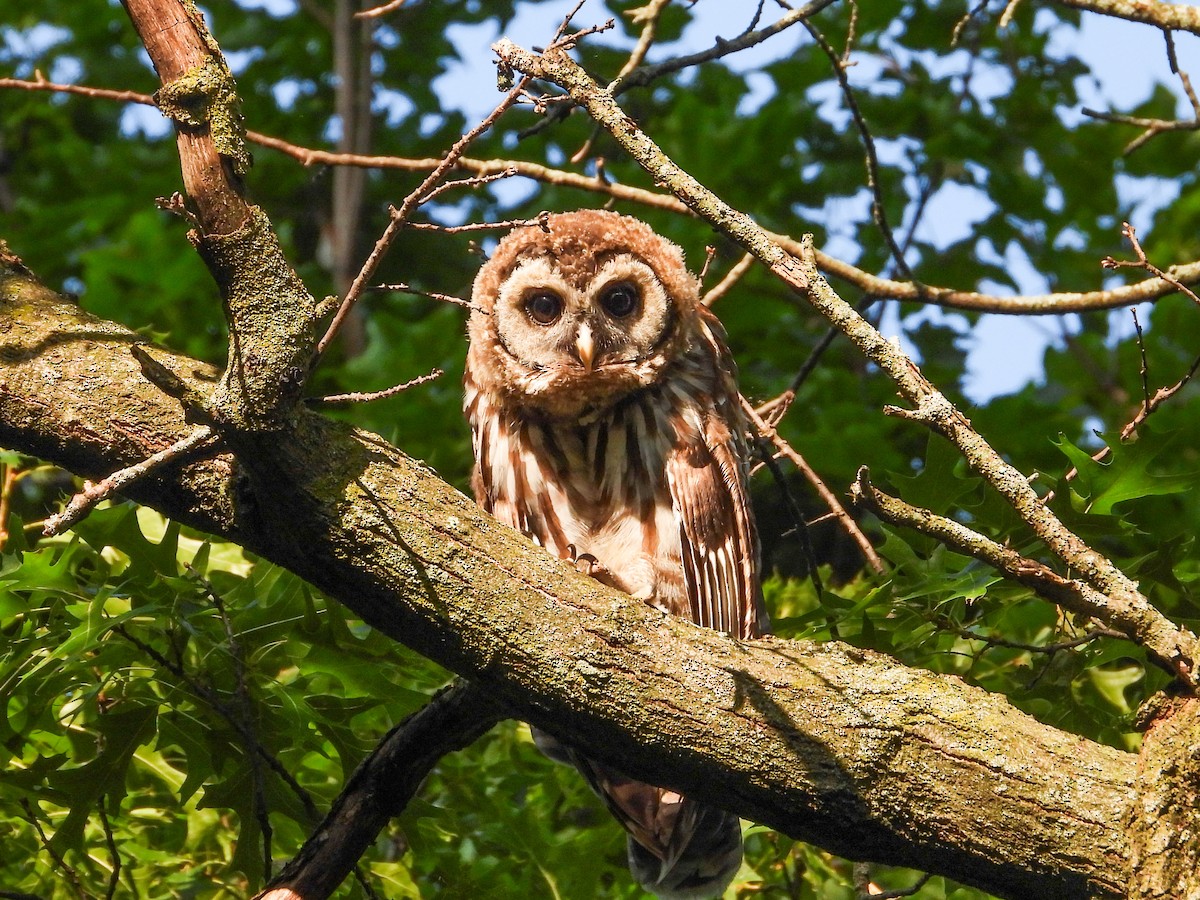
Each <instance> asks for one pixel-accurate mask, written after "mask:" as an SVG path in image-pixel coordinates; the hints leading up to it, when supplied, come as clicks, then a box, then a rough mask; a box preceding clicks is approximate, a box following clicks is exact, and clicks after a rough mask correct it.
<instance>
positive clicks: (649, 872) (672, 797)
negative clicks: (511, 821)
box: [533, 728, 742, 900]
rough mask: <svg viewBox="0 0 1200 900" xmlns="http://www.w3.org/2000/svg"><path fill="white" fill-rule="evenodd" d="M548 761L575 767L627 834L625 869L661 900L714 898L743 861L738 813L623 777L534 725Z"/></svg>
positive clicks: (540, 746)
mask: <svg viewBox="0 0 1200 900" xmlns="http://www.w3.org/2000/svg"><path fill="white" fill-rule="evenodd" d="M533 737H534V740H535V741H536V743H537V745H538V747H539V748H540V749H541V750H542V752H543V753H545V754H546V755H547V756H549V757H550V758H551V759H553V760H556V761H558V762H565V763H569V764H571V765H573V766H575V768H577V769H578V770H579V771H580V773H581V774H582V775H583V777H584V778H585V779H586V780H587V782H588V784H589V785H591V787H592V790H594V791H595V792H596V793H597V794H599V795H600V799H602V800H603V801H604V805H605V806H607V807H608V809H609V811H610V812H611V813H612V814H613V816H614V817H615V818H616V819H617V821H618V822H620V823H621V825H622V827H624V829H625V831H626V832H628V839H627V844H628V848H627V849H628V853H629V870H630V871H631V872H632V873H633V876H634V878H636V879H637V880H638V883H639V884H641V886H642V887H644V888H645V889H646V890H647V891H649V892H650V893H652V894H655V895H656V896H658V897H659V898H661V900H708V898H713V897H719V896H720V895H721V894H723V893H724V892H725V888H727V887H729V884H730V882H732V881H733V877H734V875H736V874H737V871H738V869H739V868H741V865H742V826H741V823H740V822H739V821H738V817H737V816H735V815H733V814H732V813H727V812H725V811H724V810H722V809H717V808H716V807H715V806H708V805H707V804H704V803H698V802H696V801H694V800H689V799H688V798H687V797H684V796H682V795H680V794H678V793H676V792H675V791H670V790H667V789H666V788H660V787H655V786H654V785H650V784H646V783H645V782H644V781H635V780H634V779H632V778H627V777H625V776H624V775H622V774H620V773H619V772H616V771H614V770H613V769H610V768H608V767H607V766H603V765H601V764H599V763H597V762H595V761H594V760H591V759H589V758H588V757H586V756H584V755H583V754H582V753H579V752H578V751H577V750H575V749H574V748H573V747H569V746H567V745H565V744H562V743H560V742H559V741H557V740H555V739H554V738H552V737H550V736H549V735H548V734H545V733H544V732H541V731H539V730H538V729H536V728H535V729H533Z"/></svg>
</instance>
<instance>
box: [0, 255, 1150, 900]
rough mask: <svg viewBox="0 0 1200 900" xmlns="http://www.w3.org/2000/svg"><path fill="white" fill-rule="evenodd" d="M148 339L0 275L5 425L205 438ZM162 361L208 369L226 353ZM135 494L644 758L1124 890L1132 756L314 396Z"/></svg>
mask: <svg viewBox="0 0 1200 900" xmlns="http://www.w3.org/2000/svg"><path fill="white" fill-rule="evenodd" d="M140 340H141V338H140V337H139V336H137V335H135V334H133V333H131V332H129V331H127V330H125V329H123V328H121V327H120V326H117V325H113V324H111V323H108V322H103V321H101V320H98V319H95V318H93V317H91V316H89V315H87V314H86V313H84V312H83V311H81V310H80V309H79V308H78V307H77V306H74V305H72V304H70V303H69V302H67V301H65V300H63V299H62V298H59V297H57V296H56V295H54V294H52V293H51V292H49V291H47V290H46V289H44V288H42V287H40V286H39V285H37V284H35V283H33V282H31V281H30V280H29V279H28V277H26V276H25V275H24V274H23V273H21V272H15V271H14V272H12V273H11V274H10V275H8V276H7V277H0V445H2V446H6V447H10V448H14V449H18V450H21V451H24V452H27V453H31V454H35V455H38V456H41V457H44V458H46V459H50V460H52V461H55V462H58V463H60V464H62V465H65V466H67V467H68V468H71V469H72V470H74V471H76V472H79V473H80V474H85V475H89V476H96V475H102V474H105V473H107V472H109V471H111V470H114V469H116V468H118V467H121V466H124V465H128V464H130V463H134V462H137V461H139V460H141V459H144V458H145V457H146V456H148V455H149V454H150V453H152V452H154V451H156V450H160V449H162V448H163V447H166V446H169V445H171V444H172V443H174V442H175V441H177V440H178V439H179V438H181V437H183V436H185V435H186V434H188V433H189V432H190V430H191V428H192V426H190V425H188V424H187V423H186V422H185V420H184V416H183V412H182V410H181V408H180V404H179V402H178V401H177V400H174V399H172V398H170V397H167V396H165V395H164V394H162V393H161V392H160V391H159V390H158V389H157V388H156V387H154V386H153V385H152V384H151V383H150V382H149V381H147V380H146V378H145V377H144V376H143V375H142V373H141V369H140V367H139V365H138V363H137V361H136V359H135V358H134V356H133V354H132V353H131V352H130V348H131V346H133V345H134V344H137V343H138V342H140ZM153 352H154V358H155V359H156V360H157V361H159V362H160V363H161V364H162V365H164V366H166V367H167V368H169V369H170V370H171V371H172V372H174V373H175V374H176V375H177V376H179V377H180V378H181V379H183V380H184V381H187V382H190V383H192V384H193V385H194V386H195V387H196V388H197V389H204V388H205V387H207V386H211V384H212V383H213V382H214V380H215V379H216V377H217V375H216V373H215V372H213V371H212V370H211V369H210V368H208V367H206V366H203V365H201V364H198V363H195V362H193V361H191V360H188V359H186V358H184V357H180V356H176V355H172V354H170V353H168V352H166V351H160V350H154V351H153ZM130 494H131V495H132V496H133V497H134V498H135V499H138V500H139V501H141V502H144V503H147V504H148V505H151V506H154V507H155V508H157V509H160V510H161V511H163V512H164V513H166V514H167V515H170V516H172V517H175V518H178V519H181V520H183V521H186V522H189V523H190V524H192V525H194V526H196V527H199V528H201V529H204V530H206V531H209V532H212V533H214V534H217V535H221V536H224V537H228V538H230V539H233V540H235V541H238V542H240V543H242V544H243V545H245V546H246V547H247V548H249V549H251V550H253V551H255V552H258V553H260V554H263V555H264V556H266V557H267V558H269V559H272V560H274V561H275V562H277V563H279V564H281V565H284V566H287V567H288V568H290V569H291V570H292V571H294V572H296V573H297V574H299V575H300V576H302V577H304V578H306V579H308V580H309V581H311V582H312V583H314V584H316V585H318V586H319V587H321V588H322V589H324V590H325V591H327V592H328V593H329V594H330V595H331V596H332V597H334V598H335V599H338V600H340V601H341V602H343V603H345V604H346V605H347V606H348V607H349V608H350V609H352V610H353V611H354V612H356V613H357V614H358V615H360V616H362V617H363V618H364V619H365V620H366V621H367V622H369V623H370V624H372V625H373V626H375V627H377V628H379V629H380V630H381V631H383V632H385V633H387V634H389V635H390V636H392V637H394V638H395V639H396V640H398V641H401V642H403V643H405V644H407V645H408V646H410V647H413V648H414V649H416V650H417V651H419V652H421V653H423V654H425V655H427V656H429V657H430V658H432V659H435V660H437V661H438V662H440V663H442V664H443V665H445V666H447V667H448V668H450V669H452V670H454V671H456V672H459V673H461V674H463V675H466V676H467V677H469V678H471V679H473V680H474V681H476V682H477V683H478V684H480V685H481V686H483V687H485V688H486V689H487V690H488V691H490V692H492V693H493V694H494V695H495V696H496V697H497V698H498V699H499V700H500V701H502V702H503V703H505V704H507V705H508V706H509V707H510V708H512V709H513V710H514V711H515V712H516V714H518V715H520V716H522V717H523V718H526V719H528V720H529V721H530V722H532V723H534V724H536V725H538V726H539V727H541V728H544V729H546V730H547V731H549V732H551V733H553V734H557V735H560V736H563V737H567V738H569V739H570V740H572V741H573V742H575V743H578V744H581V745H583V746H585V747H587V750H588V754H589V755H590V756H593V757H595V758H597V759H599V760H601V761H604V762H607V763H611V764H613V765H617V766H619V767H620V768H622V769H623V770H625V771H627V772H629V773H630V774H631V775H633V776H636V777H641V778H645V779H647V780H650V781H654V782H658V783H662V784H666V785H670V786H672V787H675V788H679V789H682V790H685V791H687V792H688V793H690V794H694V795H695V796H697V797H701V798H703V799H706V800H709V801H712V802H715V803H718V804H721V805H724V806H726V807H728V808H730V809H732V810H734V811H736V812H738V813H740V814H741V815H743V816H745V817H747V818H750V819H754V820H756V821H759V822H763V823H766V824H769V825H771V826H774V827H776V828H778V829H780V830H781V831H784V832H786V833H788V834H790V835H793V836H795V837H798V838H801V839H804V840H808V841H811V842H813V843H815V844H818V845H820V846H823V847H826V848H828V849H830V850H832V851H834V852H836V853H839V854H842V855H844V856H848V857H850V858H853V859H869V860H877V861H882V862H887V863H894V864H903V865H909V866H913V867H916V868H920V869H925V870H927V871H931V872H936V873H941V874H945V875H948V876H950V877H952V878H955V879H957V880H959V881H962V882H965V883H967V884H973V885H977V886H980V887H982V888H984V889H986V890H989V891H992V892H993V893H996V894H998V895H1000V896H1006V897H1025V898H1027V897H1042V898H1056V897H1061V898H1087V897H1120V896H1124V895H1125V893H1126V882H1127V880H1128V876H1127V865H1128V857H1129V853H1130V846H1129V838H1128V835H1127V833H1126V829H1125V823H1126V822H1127V821H1128V820H1129V818H1130V816H1131V815H1132V811H1131V810H1132V804H1133V802H1134V798H1135V790H1134V779H1135V764H1136V758H1135V757H1134V756H1132V755H1130V754H1126V753H1121V752H1119V751H1117V750H1114V749H1112V748H1109V747H1104V746H1101V745H1098V744H1095V743H1092V742H1090V741H1086V740H1083V739H1080V738H1078V737H1075V736H1073V735H1069V734H1066V733H1063V732H1061V731H1058V730H1057V729H1054V728H1051V727H1048V726H1046V725H1043V724H1041V723H1038V722H1037V721H1035V720H1033V719H1032V718H1030V717H1028V716H1026V715H1024V714H1023V713H1021V712H1019V711H1017V710H1015V709H1013V708H1012V707H1011V706H1010V705H1009V704H1008V703H1007V702H1006V701H1005V700H1004V699H1003V698H1001V697H998V696H994V695H989V694H987V693H986V692H984V691H982V690H980V689H978V688H975V687H972V686H970V685H967V684H965V683H963V682H962V681H961V680H959V679H957V678H954V677H949V676H944V675H936V674H933V673H930V672H926V671H923V670H919V669H913V668H909V667H906V666H903V665H901V664H899V663H897V662H896V661H894V660H892V659H889V658H887V657H885V656H882V655H880V654H877V653H871V652H867V651H861V650H857V649H854V648H852V647H847V646H845V645H841V644H825V645H818V644H813V643H807V642H800V641H786V640H778V639H769V640H763V641H755V642H750V643H740V642H737V641H734V640H732V639H730V638H729V637H728V636H725V635H721V634H717V633H715V632H712V631H707V630H705V629H701V628H698V627H695V626H692V625H690V624H689V623H687V622H684V621H681V620H678V619H674V618H670V617H665V616H663V615H662V614H660V613H658V612H656V611H654V610H652V609H650V608H648V607H646V606H645V605H643V604H640V603H638V602H636V601H633V600H631V599H630V598H628V597H625V596H623V595H621V594H618V593H615V592H613V591H611V590H608V589H606V588H604V587H603V586H601V585H599V584H597V583H596V582H594V581H592V580H590V579H588V578H585V577H583V576H581V575H578V574H577V573H575V572H574V571H573V570H572V569H571V568H570V567H568V566H566V565H564V564H562V563H560V562H559V561H557V560H554V559H551V558H550V557H549V556H548V555H546V554H545V553H544V552H543V551H542V550H540V549H538V548H536V547H534V546H533V545H532V544H531V543H530V542H528V541H527V540H525V539H524V538H522V537H521V536H520V535H518V534H516V533H515V532H513V531H511V530H509V529H507V528H504V527H502V526H500V525H498V524H497V523H496V522H495V521H494V520H492V519H491V518H489V517H488V516H486V515H484V514H483V513H482V512H481V511H480V510H479V509H478V508H477V507H476V506H475V505H474V504H473V503H472V502H471V501H469V500H468V499H467V498H465V497H463V496H462V495H461V494H459V493H458V492H456V491H454V490H453V489H452V488H450V487H449V486H448V485H446V484H445V483H444V482H442V481H441V480H440V479H439V478H438V477H437V476H436V475H435V474H434V473H433V472H431V471H430V470H428V469H427V468H425V467H423V466H422V465H421V464H420V463H417V462H414V461H413V460H411V459H409V458H408V457H406V456H405V455H404V454H403V453H401V452H400V451H398V450H396V449H395V448H393V447H391V446H390V445H388V444H387V443H386V442H384V441H383V440H382V439H381V438H379V437H377V436H375V435H371V434H367V433H363V432H359V431H355V430H353V429H351V428H348V427H347V426H344V425H340V424H336V423H333V422H330V421H328V420H325V419H323V418H321V417H319V416H316V415H310V414H307V413H301V414H300V415H298V417H297V418H296V422H295V425H294V427H293V428H291V429H290V430H288V431H287V432H284V433H282V434H279V433H277V434H272V435H269V436H260V437H258V438H256V437H255V436H254V434H249V435H242V436H241V437H240V438H239V439H238V458H237V460H236V461H235V460H234V459H233V458H232V457H230V456H228V455H220V454H216V455H210V457H209V458H207V459H201V460H198V461H192V462H190V463H187V464H185V465H179V464H173V465H170V466H167V467H164V468H162V469H159V470H156V471H154V472H153V473H151V474H150V475H148V476H147V477H146V478H145V479H144V480H143V481H141V482H138V483H137V484H136V485H135V486H134V487H133V488H132V489H131V490H130Z"/></svg>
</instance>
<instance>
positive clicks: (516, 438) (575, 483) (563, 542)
mask: <svg viewBox="0 0 1200 900" xmlns="http://www.w3.org/2000/svg"><path fill="white" fill-rule="evenodd" d="M677 393H678V392H676V391H675V390H673V388H672V387H671V385H670V384H669V383H668V384H665V385H663V386H659V387H653V388H649V389H646V390H642V391H638V392H637V393H635V394H634V395H632V396H629V397H626V398H624V399H623V400H620V401H618V402H617V403H616V404H614V405H612V406H610V407H609V408H606V409H602V410H600V411H596V412H593V413H592V414H591V415H590V416H586V417H584V418H583V419H581V420H562V419H555V418H549V417H546V416H544V415H541V414H539V413H538V412H537V411H535V410H530V409H522V408H520V407H511V408H508V409H495V408H493V400H491V399H489V398H488V397H486V396H484V394H483V393H481V392H480V391H479V390H477V389H476V388H475V387H474V385H473V384H472V382H471V380H470V378H469V377H468V379H467V385H466V409H467V415H468V418H469V419H470V422H471V427H472V433H473V438H474V443H475V458H476V460H477V466H476V472H475V478H476V485H475V488H476V495H477V496H478V497H479V498H480V499H481V502H482V504H483V506H484V508H485V509H487V510H488V511H489V512H491V513H492V514H493V515H494V516H496V518H498V519H499V520H500V521H502V522H505V523H507V524H509V525H511V526H512V527H513V528H516V529H517V530H518V531H521V532H522V533H524V534H526V535H528V536H529V537H531V538H532V539H533V540H534V541H535V542H536V543H538V544H539V545H541V546H543V547H545V548H546V549H547V550H548V551H549V552H551V553H552V554H554V555H555V556H558V557H559V558H562V559H577V560H578V559H583V558H585V557H591V558H592V559H594V560H595V561H596V563H598V565H599V571H598V572H594V573H593V574H596V575H597V577H599V578H600V580H602V581H604V582H606V583H608V584H610V585H611V586H613V587H616V588H618V589H620V590H623V591H625V592H626V593H628V594H632V595H633V596H635V597H637V598H639V599H641V600H644V601H646V602H647V603H650V604H652V605H653V606H656V607H658V608H659V609H662V610H663V611H665V612H670V613H673V614H675V615H681V616H685V617H688V618H692V617H693V614H692V612H691V611H690V610H689V604H688V598H687V592H686V588H685V584H684V578H683V572H682V560H681V545H680V534H679V523H678V521H677V517H676V513H675V510H674V507H673V502H672V497H671V491H670V485H669V483H668V478H667V455H668V453H670V452H671V450H672V448H674V447H676V446H677V445H678V444H679V443H680V441H681V440H682V439H683V436H684V434H686V433H688V432H691V433H694V432H695V431H696V429H697V424H696V421H692V422H689V421H687V420H688V419H689V418H691V419H693V420H695V418H696V417H695V416H692V415H689V413H690V410H689V408H688V404H681V402H680V401H681V397H680V396H675V395H676V394H677Z"/></svg>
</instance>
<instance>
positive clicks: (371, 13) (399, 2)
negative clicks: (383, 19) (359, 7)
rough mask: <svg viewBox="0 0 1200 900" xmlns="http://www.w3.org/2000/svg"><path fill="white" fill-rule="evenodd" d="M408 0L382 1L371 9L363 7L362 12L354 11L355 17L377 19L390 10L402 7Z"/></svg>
mask: <svg viewBox="0 0 1200 900" xmlns="http://www.w3.org/2000/svg"><path fill="white" fill-rule="evenodd" d="M407 2H408V0H391V2H390V3H384V4H383V5H382V6H375V7H372V8H371V9H364V10H363V11H362V12H356V13H355V14H354V18H356V19H378V18H379V17H380V16H386V15H387V14H388V13H390V12H395V11H396V10H398V9H399V8H400V7H402V6H403V5H404V4H405V3H407Z"/></svg>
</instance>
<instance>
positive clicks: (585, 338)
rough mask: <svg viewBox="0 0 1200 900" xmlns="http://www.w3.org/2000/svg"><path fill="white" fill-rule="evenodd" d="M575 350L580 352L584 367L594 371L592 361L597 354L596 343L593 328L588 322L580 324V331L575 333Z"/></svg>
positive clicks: (580, 359)
mask: <svg viewBox="0 0 1200 900" xmlns="http://www.w3.org/2000/svg"><path fill="white" fill-rule="evenodd" d="M575 350H576V352H578V353H579V361H580V362H581V363H583V367H584V369H586V370H587V371H589V372H590V371H592V362H593V360H594V359H595V356H596V345H595V342H593V341H592V328H591V326H590V325H588V324H587V322H584V323H583V324H582V325H580V326H579V333H578V334H576V335H575Z"/></svg>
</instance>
